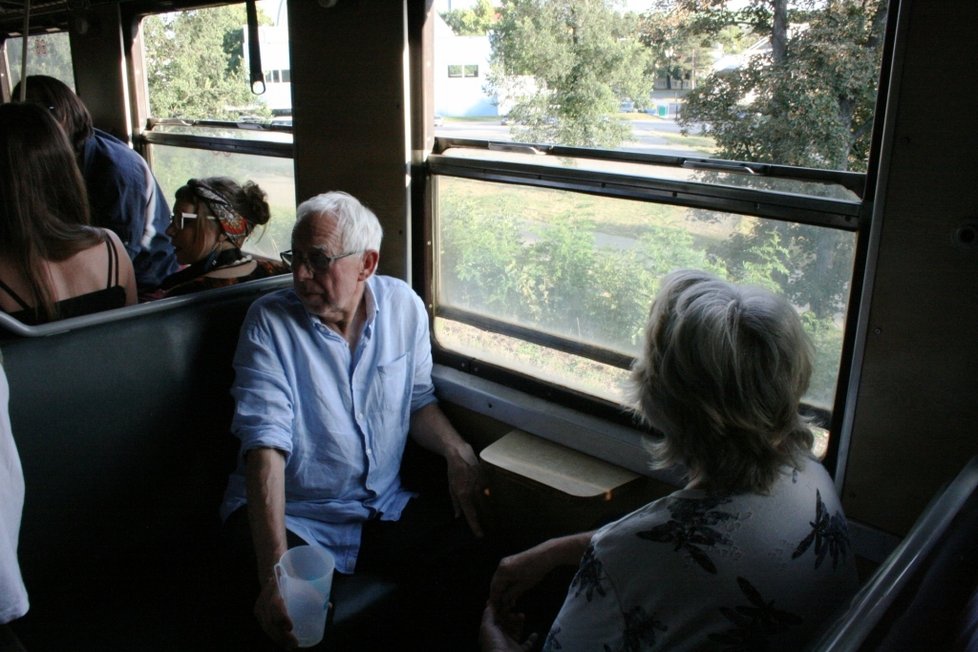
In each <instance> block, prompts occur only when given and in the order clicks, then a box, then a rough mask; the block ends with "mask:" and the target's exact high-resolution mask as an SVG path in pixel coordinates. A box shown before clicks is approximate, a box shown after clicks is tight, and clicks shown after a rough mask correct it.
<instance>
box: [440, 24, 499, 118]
mask: <svg viewBox="0 0 978 652" xmlns="http://www.w3.org/2000/svg"><path fill="white" fill-rule="evenodd" d="M434 50H435V56H434V66H435V67H434V83H435V113H436V114H438V115H444V116H466V117H476V116H497V115H500V111H499V107H498V106H497V102H496V99H495V98H494V97H493V96H492V95H490V94H489V93H488V91H487V89H486V75H488V73H489V58H490V56H491V54H492V48H491V47H490V46H489V37H488V36H486V35H482V36H456V35H455V32H453V31H452V28H451V27H449V26H448V24H447V23H446V22H445V21H444V20H442V18H441V16H439V15H438V14H435V48H434Z"/></svg>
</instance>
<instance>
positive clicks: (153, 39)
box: [143, 5, 270, 119]
mask: <svg viewBox="0 0 978 652" xmlns="http://www.w3.org/2000/svg"><path fill="white" fill-rule="evenodd" d="M263 22H266V23H267V22H268V19H267V18H265V17H263ZM245 23H246V17H245V8H244V6H243V5H229V6H224V7H216V8H211V9H194V10H190V11H182V12H175V13H172V14H161V15H158V16H151V17H149V18H147V19H146V20H145V21H143V36H144V41H145V47H146V78H147V83H148V85H149V101H150V110H151V111H152V113H153V115H154V116H159V117H181V118H193V119H201V118H210V119H237V118H239V117H240V116H241V115H242V114H243V113H256V114H266V115H270V113H269V112H268V110H267V109H266V108H265V107H264V105H263V104H262V103H261V102H259V101H258V99H257V96H255V95H253V94H252V93H251V89H250V84H249V80H248V73H247V70H246V69H245V66H244V59H243V43H244V32H243V30H244V25H245Z"/></svg>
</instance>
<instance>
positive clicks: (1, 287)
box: [0, 281, 30, 310]
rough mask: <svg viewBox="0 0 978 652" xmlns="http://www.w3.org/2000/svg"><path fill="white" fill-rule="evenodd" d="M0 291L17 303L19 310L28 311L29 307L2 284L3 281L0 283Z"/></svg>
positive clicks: (7, 286)
mask: <svg viewBox="0 0 978 652" xmlns="http://www.w3.org/2000/svg"><path fill="white" fill-rule="evenodd" d="M0 290H3V291H4V292H6V293H7V294H9V295H10V298H11V299H13V300H14V301H16V302H17V303H19V304H20V307H21V308H23V309H24V310H30V306H29V305H27V304H26V303H24V300H23V299H21V298H20V297H19V296H18V295H17V293H16V292H14V291H13V290H11V289H10V286H9V285H7V284H6V283H4V282H3V281H0Z"/></svg>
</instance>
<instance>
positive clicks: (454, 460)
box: [411, 403, 484, 537]
mask: <svg viewBox="0 0 978 652" xmlns="http://www.w3.org/2000/svg"><path fill="white" fill-rule="evenodd" d="M411 436H412V437H413V438H414V441H416V442H417V443H418V444H420V445H421V447H422V448H425V449H427V450H429V451H431V452H433V453H437V454H438V455H441V456H442V457H444V458H445V461H446V462H447V464H448V491H449V495H451V497H452V505H453V506H454V507H455V516H456V517H458V516H460V515H464V516H465V520H466V522H467V523H468V524H469V528H471V530H472V533H473V534H474V535H475V536H477V537H481V536H482V527H481V526H480V524H479V516H478V513H477V510H476V504H477V502H478V500H479V496H481V494H482V491H483V489H484V483H483V481H482V474H481V472H480V469H479V459H478V458H477V457H476V455H475V451H473V450H472V447H471V446H469V445H468V444H467V443H466V442H465V440H464V439H462V437H461V436H460V435H459V434H458V432H456V430H455V428H454V427H452V424H451V422H449V420H448V417H446V416H445V413H444V412H442V411H441V408H440V407H438V404H437V403H429V404H428V405H425V406H424V407H422V408H420V409H418V410H416V411H415V412H414V413H413V414H412V415H411Z"/></svg>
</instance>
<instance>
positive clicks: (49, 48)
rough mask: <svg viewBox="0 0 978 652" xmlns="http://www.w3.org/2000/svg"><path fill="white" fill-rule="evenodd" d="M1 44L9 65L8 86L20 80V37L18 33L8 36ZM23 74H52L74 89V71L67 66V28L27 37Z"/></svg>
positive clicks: (22, 42)
mask: <svg viewBox="0 0 978 652" xmlns="http://www.w3.org/2000/svg"><path fill="white" fill-rule="evenodd" d="M3 47H4V49H5V50H6V54H7V63H8V65H9V66H10V88H13V87H14V86H16V85H17V82H19V81H20V73H21V64H22V61H23V52H24V39H23V37H19V36H18V37H15V38H8V39H7V40H6V41H4V45H3ZM27 74H28V75H48V76H49V77H55V78H57V79H59V80H61V81H62V82H64V83H65V84H67V85H68V86H69V87H70V88H71V89H72V90H74V88H75V75H74V73H73V72H72V68H71V47H70V45H69V43H68V33H67V32H51V33H49V34H37V35H34V36H29V37H28V38H27Z"/></svg>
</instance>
